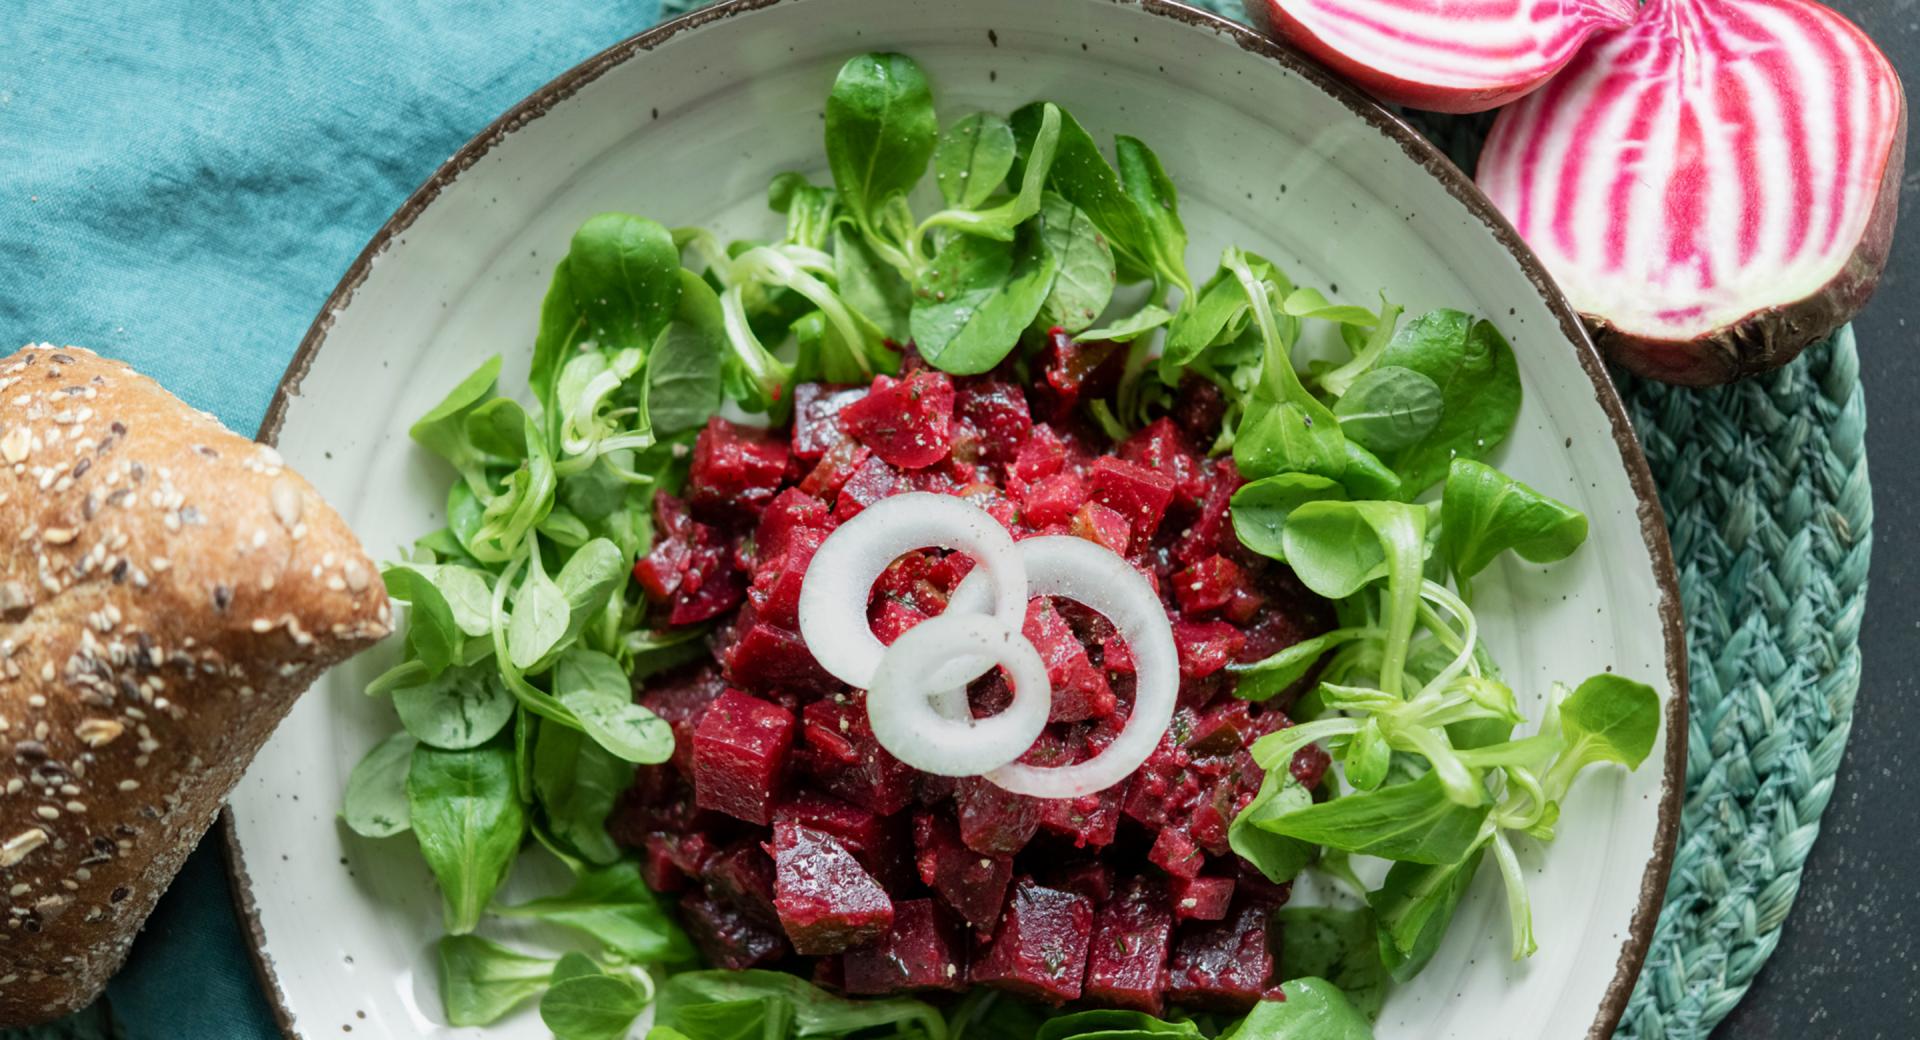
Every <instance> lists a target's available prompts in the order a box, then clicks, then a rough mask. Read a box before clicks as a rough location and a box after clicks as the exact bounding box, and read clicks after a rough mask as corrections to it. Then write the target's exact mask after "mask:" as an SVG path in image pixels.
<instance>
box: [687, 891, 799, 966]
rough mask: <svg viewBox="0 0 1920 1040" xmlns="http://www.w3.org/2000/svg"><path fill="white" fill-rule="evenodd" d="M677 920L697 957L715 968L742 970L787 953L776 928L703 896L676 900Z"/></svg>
mask: <svg viewBox="0 0 1920 1040" xmlns="http://www.w3.org/2000/svg"><path fill="white" fill-rule="evenodd" d="M680 921H681V923H682V924H684V925H685V926H686V929H687V935H688V937H689V938H691V939H692V940H693V945H694V946H696V947H698V948H699V950H700V956H701V957H702V958H703V959H704V960H705V961H706V962H707V963H708V964H711V965H713V966H714V967H716V968H724V969H726V970H728V971H745V970H747V969H748V968H753V967H762V966H766V965H770V964H772V963H774V962H776V961H778V960H780V959H781V958H783V957H785V956H786V954H787V939H786V936H784V935H781V934H780V932H779V931H778V930H777V929H774V928H771V927H769V926H767V925H765V924H761V923H760V922H758V921H755V920H754V919H753V918H751V917H749V916H747V915H746V914H743V913H741V912H740V911H739V910H736V909H734V908H733V907H731V906H728V905H726V904H724V903H721V902H720V901H718V900H715V899H709V898H707V897H706V896H688V897H686V898H684V899H682V900H680Z"/></svg>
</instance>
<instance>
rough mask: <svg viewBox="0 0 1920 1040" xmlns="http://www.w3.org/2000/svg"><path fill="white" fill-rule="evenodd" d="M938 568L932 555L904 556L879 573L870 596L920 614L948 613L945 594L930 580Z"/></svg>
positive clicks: (912, 554)
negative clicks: (903, 604)
mask: <svg viewBox="0 0 1920 1040" xmlns="http://www.w3.org/2000/svg"><path fill="white" fill-rule="evenodd" d="M960 555H965V554H960ZM938 566H939V562H938V560H937V559H936V558H935V557H934V556H933V555H932V554H931V553H925V552H910V553H907V554H905V555H903V556H901V557H900V558H899V559H897V560H895V561H893V562H892V563H890V564H888V565H887V568H886V570H883V571H881V572H880V577H879V578H877V579H875V580H874V583H873V596H874V598H875V599H895V600H899V601H901V602H903V603H905V604H906V605H907V606H910V607H912V608H913V609H915V610H918V611H920V612H921V613H922V614H927V615H933V614H938V613H940V612H941V611H943V610H946V609H947V593H946V590H944V589H942V588H941V587H940V586H939V585H938V584H936V583H935V582H934V580H933V576H934V571H935V568H936V567H938Z"/></svg>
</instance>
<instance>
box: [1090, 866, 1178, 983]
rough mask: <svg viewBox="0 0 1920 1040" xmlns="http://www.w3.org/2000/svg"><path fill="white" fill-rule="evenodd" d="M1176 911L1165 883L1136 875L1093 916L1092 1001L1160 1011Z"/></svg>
mask: <svg viewBox="0 0 1920 1040" xmlns="http://www.w3.org/2000/svg"><path fill="white" fill-rule="evenodd" d="M1172 937H1173V910H1172V908H1171V904H1170V903H1169V901H1168V897H1167V889H1166V884H1165V883H1164V882H1162V881H1160V880H1158V879H1155V878H1148V877H1133V878H1129V879H1127V882H1126V883H1125V884H1124V885H1122V886H1121V888H1120V891H1119V893H1118V894H1117V895H1116V896H1115V898H1114V899H1112V900H1110V901H1109V902H1106V903H1103V904H1101V906H1100V912H1099V913H1098V914H1096V915H1094V927H1093V942H1092V944H1091V945H1090V946H1089V952H1088V955H1087V986H1086V997H1087V999H1088V1000H1091V1001H1094V1002H1096V1003H1100V1004H1107V1005H1111V1006H1113V1007H1120V1008H1128V1009H1131V1010H1134V1011H1144V1012H1146V1013H1147V1014H1149V1015H1158V1014H1160V1012H1161V1010H1162V1009H1163V1007H1164V1006H1165V1002H1164V1000H1163V999H1162V997H1161V993H1162V992H1164V991H1165V990H1166V988H1167V976H1166V972H1167V952H1168V946H1169V943H1170V942H1171V941H1172Z"/></svg>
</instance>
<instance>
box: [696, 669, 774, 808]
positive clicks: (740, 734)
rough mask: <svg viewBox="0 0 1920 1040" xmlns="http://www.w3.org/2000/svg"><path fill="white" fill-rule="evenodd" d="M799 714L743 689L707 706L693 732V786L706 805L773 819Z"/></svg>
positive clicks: (704, 806)
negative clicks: (795, 718) (750, 694)
mask: <svg viewBox="0 0 1920 1040" xmlns="http://www.w3.org/2000/svg"><path fill="white" fill-rule="evenodd" d="M793 728H794V723H793V713H791V712H789V711H787V709H785V708H782V707H781V706H779V705H778V704H769V703H768V702H766V701H763V700H760V699H759V698H757V697H750V696H748V695H747V694H744V693H741V692H740V691H739V690H728V691H726V692H725V693H723V694H721V695H720V697H719V698H718V699H717V700H715V701H714V702H713V704H712V705H711V706H709V707H708V708H707V713H706V715H704V716H702V717H701V719H700V728H699V729H697V730H695V731H694V734H693V789H694V797H695V800H696V801H697V802H698V804H699V805H700V807H701V808H703V809H713V810H716V811H718V812H723V813H726V814H728V815H730V816H735V817H738V818H740V819H742V820H746V821H747V822H749V823H772V822H773V806H774V803H775V802H777V801H778V800H779V797H780V794H781V791H782V790H783V788H784V786H785V773H786V768H787V753H788V751H789V750H790V749H791V748H792V747H793Z"/></svg>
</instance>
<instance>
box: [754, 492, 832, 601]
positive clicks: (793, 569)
mask: <svg viewBox="0 0 1920 1040" xmlns="http://www.w3.org/2000/svg"><path fill="white" fill-rule="evenodd" d="M768 512H769V513H771V512H772V511H771V510H769V511H768ZM826 540H827V532H826V531H823V530H821V529H819V528H815V527H802V528H797V529H795V530H793V531H792V532H790V533H789V534H788V535H787V536H786V537H785V538H784V539H782V541H781V549H780V551H779V554H778V555H776V556H766V555H762V556H761V562H760V566H759V567H758V568H757V569H756V570H755V571H754V573H753V585H752V587H751V588H749V589H748V590H747V595H748V596H750V597H751V598H752V599H753V605H754V607H755V608H756V609H757V610H758V611H759V615H760V617H761V618H762V619H763V620H765V621H766V622H767V623H768V624H773V625H779V626H780V627H781V628H788V629H791V628H797V627H799V624H800V588H801V586H802V584H804V583H805V581H806V577H807V565H808V564H809V563H812V562H813V554H814V553H815V552H818V551H819V549H820V543H822V542H824V541H826Z"/></svg>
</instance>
